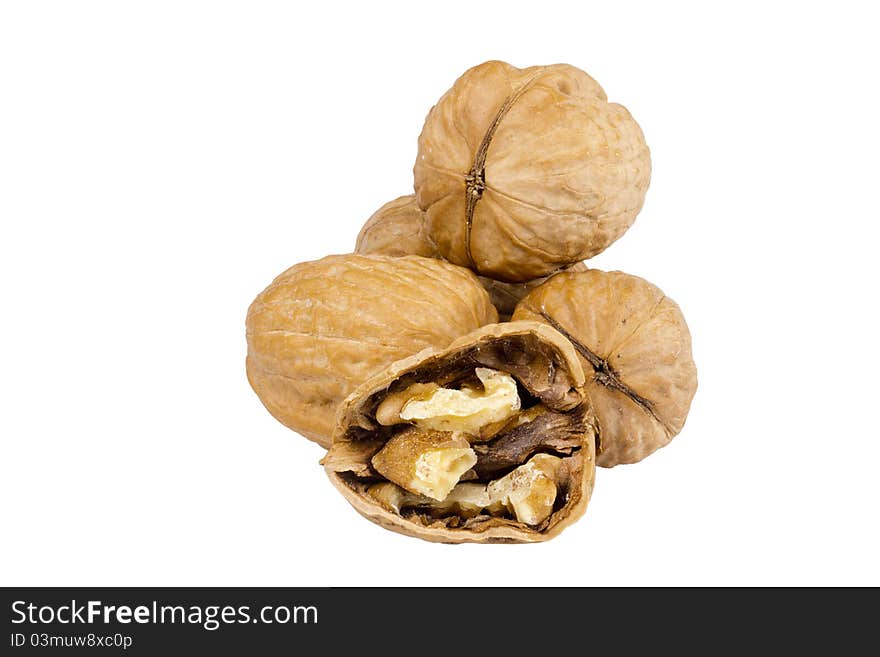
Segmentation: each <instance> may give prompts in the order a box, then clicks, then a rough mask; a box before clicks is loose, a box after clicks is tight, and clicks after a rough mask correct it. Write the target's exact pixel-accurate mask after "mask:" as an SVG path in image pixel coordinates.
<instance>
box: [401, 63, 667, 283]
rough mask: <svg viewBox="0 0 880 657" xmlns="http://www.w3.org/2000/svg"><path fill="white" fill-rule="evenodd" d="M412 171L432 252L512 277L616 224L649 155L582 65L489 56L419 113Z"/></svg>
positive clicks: (633, 198)
mask: <svg viewBox="0 0 880 657" xmlns="http://www.w3.org/2000/svg"><path fill="white" fill-rule="evenodd" d="M414 174H415V191H416V197H417V200H418V204H419V207H420V208H422V209H423V210H425V211H426V213H427V223H426V233H427V235H428V236H429V237H430V239H431V241H433V243H434V244H436V246H437V249H438V250H439V252H440V254H441V255H442V256H443V257H444V258H445V259H447V260H449V261H450V262H454V263H455V264H458V265H462V266H466V267H469V268H471V269H473V270H474V271H476V272H477V273H479V274H481V275H483V276H489V277H491V278H494V279H497V280H502V281H509V282H522V281H529V280H533V279H535V278H540V277H542V276H547V275H548V274H551V273H553V272H555V271H558V270H560V269H562V268H564V267H566V266H568V265H571V264H573V263H575V262H578V261H579V260H583V259H585V258H590V257H592V256H594V255H596V254H597V253H599V252H601V251H603V250H604V249H605V248H606V247H608V245H610V244H611V243H612V242H614V241H615V240H616V239H618V238H619V237H620V236H621V235H623V233H624V232H625V231H626V230H627V228H629V227H630V225H632V223H633V221H634V220H635V217H636V215H637V214H638V212H639V210H641V208H642V203H643V202H644V198H645V193H646V192H647V189H648V184H649V182H650V178H651V159H650V153H649V151H648V147H647V145H646V144H645V139H644V136H643V134H642V131H641V129H640V128H639V126H638V124H637V123H636V122H635V120H634V119H633V118H632V116H630V114H629V112H628V111H627V110H626V109H625V108H624V107H623V106H621V105H617V104H615V103H609V102H607V98H606V96H605V92H604V91H603V90H602V87H600V86H599V84H598V83H597V82H596V81H595V80H593V78H591V77H590V76H589V75H587V74H586V73H584V72H583V71H581V70H579V69H577V68H575V67H573V66H569V65H567V64H555V65H551V66H533V67H530V68H525V69H518V68H515V67H513V66H511V65H510V64H506V63H504V62H499V61H490V62H486V63H485V64H481V65H479V66H476V67H474V68H472V69H470V70H468V71H467V72H465V74H464V75H462V76H461V77H460V78H459V79H458V80H457V81H456V82H455V84H454V85H453V86H452V88H451V89H450V90H449V91H447V92H446V94H445V95H444V96H443V97H442V98H441V99H440V100H439V101H438V102H437V104H436V105H435V106H434V107H433V108H432V109H431V111H430V112H429V113H428V116H427V119H426V120H425V125H424V128H423V129H422V133H421V136H420V137H419V151H418V157H417V159H416V163H415V167H414Z"/></svg>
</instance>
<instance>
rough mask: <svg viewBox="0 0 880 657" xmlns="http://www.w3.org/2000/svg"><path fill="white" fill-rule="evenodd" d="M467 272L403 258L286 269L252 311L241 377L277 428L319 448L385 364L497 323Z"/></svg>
mask: <svg viewBox="0 0 880 657" xmlns="http://www.w3.org/2000/svg"><path fill="white" fill-rule="evenodd" d="M497 318H498V316H497V313H496V311H495V308H493V307H492V304H491V303H490V301H489V297H488V295H487V294H486V292H485V290H484V289H483V288H482V287H481V286H480V284H479V283H478V282H477V279H476V277H475V276H474V275H473V274H471V273H470V272H469V271H467V270H465V269H463V268H461V267H456V266H455V265H451V264H448V263H445V262H442V261H440V260H434V259H429V258H422V257H418V256H408V257H402V258H391V257H385V256H361V255H346V256H329V257H327V258H323V259H322V260H317V261H315V262H306V263H301V264H298V265H294V266H293V267H291V268H290V269H288V270H287V271H285V272H284V273H282V274H281V275H280V276H278V277H277V278H276V279H275V280H274V281H273V282H272V284H271V285H269V287H267V288H266V289H265V290H264V291H263V292H261V293H260V294H259V295H258V296H257V298H256V299H255V300H254V302H253V303H252V304H251V306H250V308H249V310H248V314H247V322H246V324H247V343H248V355H247V375H248V380H249V381H250V383H251V386H252V387H253V389H254V391H255V392H256V393H257V395H258V396H259V397H260V400H261V401H262V402H263V404H264V405H265V406H266V408H267V409H268V410H269V412H270V413H271V414H272V415H273V416H275V417H276V418H277V419H278V420H279V421H280V422H282V423H283V424H285V425H286V426H288V427H290V428H291V429H293V430H294V431H298V432H299V433H301V434H302V435H304V436H306V437H307V438H309V439H311V440H314V441H315V442H317V443H319V444H321V445H322V446H324V447H329V445H330V434H331V431H332V429H333V416H334V413H335V411H336V409H337V407H338V406H339V404H340V403H341V402H342V400H343V399H345V397H346V396H347V395H348V394H349V393H350V392H352V390H354V389H355V388H356V387H357V386H358V385H360V384H361V383H363V382H364V381H366V380H367V379H368V378H369V377H370V376H371V375H373V374H375V373H376V372H378V371H381V370H382V369H384V368H386V367H387V366H388V365H389V364H391V363H393V362H394V361H397V360H399V359H401V358H404V357H406V356H410V355H412V354H414V353H417V352H419V351H422V350H423V349H427V348H439V347H445V346H447V345H448V344H449V343H451V342H452V341H453V340H455V339H456V338H458V337H460V336H462V335H464V334H466V333H468V332H470V331H473V330H474V329H476V328H478V327H480V326H483V325H485V324H488V323H491V322H495V321H497Z"/></svg>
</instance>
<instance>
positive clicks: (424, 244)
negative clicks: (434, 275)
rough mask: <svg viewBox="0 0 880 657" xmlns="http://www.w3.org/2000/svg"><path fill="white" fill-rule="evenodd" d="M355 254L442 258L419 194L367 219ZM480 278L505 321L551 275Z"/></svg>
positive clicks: (388, 205) (581, 265)
mask: <svg viewBox="0 0 880 657" xmlns="http://www.w3.org/2000/svg"><path fill="white" fill-rule="evenodd" d="M355 253H361V254H364V255H367V254H378V255H388V256H396V257H399V256H405V255H420V256H425V257H427V258H440V259H442V256H441V255H440V254H439V252H438V251H437V247H435V246H434V243H433V242H432V241H431V239H430V238H429V237H428V235H427V232H426V231H425V213H424V212H423V211H422V210H421V208H419V206H418V204H417V203H416V197H415V194H410V195H409V196H401V197H399V198H396V199H394V200H393V201H390V202H388V203H386V204H385V205H383V206H382V207H381V208H379V209H378V210H377V211H376V212H375V213H374V214H373V215H372V216H371V217H370V218H369V219H367V223H365V224H364V226H363V228H361V232H360V234H359V235H358V237H357V242H356V244H355ZM586 270H587V266H586V265H585V264H584V263H583V262H578V263H577V264H574V265H572V266H571V267H569V268H568V269H566V270H565V271H586ZM477 278H479V279H480V283H482V285H483V287H484V288H486V292H488V293H489V298H490V299H492V304H493V305H494V306H495V308H497V309H498V314H499V316H500V317H501V319H502V320H508V319H510V316H511V315H512V314H513V309H514V308H516V304H518V303H519V301H520V299H522V298H523V297H524V296H525V295H526V294H528V292H529V291H530V290H532V289H534V288H535V287H537V286H538V285H540V284H541V283H543V282H544V281H546V280H547V279H548V278H549V276H543V277H541V278H536V279H535V280H532V281H527V282H525V283H505V282H504V281H496V280H494V279H492V278H487V277H485V276H478V277H477Z"/></svg>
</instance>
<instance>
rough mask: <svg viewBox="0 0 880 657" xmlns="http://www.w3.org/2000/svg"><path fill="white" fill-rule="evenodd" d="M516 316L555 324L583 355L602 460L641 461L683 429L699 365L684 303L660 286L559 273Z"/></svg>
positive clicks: (607, 275)
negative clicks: (692, 345) (682, 304)
mask: <svg viewBox="0 0 880 657" xmlns="http://www.w3.org/2000/svg"><path fill="white" fill-rule="evenodd" d="M513 319H514V320H533V321H538V322H545V323H547V324H549V325H550V326H552V327H554V328H555V329H556V330H558V331H559V332H561V333H562V334H563V335H565V336H566V337H567V338H568V339H569V340H571V342H572V344H573V345H574V347H575V349H576V350H577V352H578V354H579V355H580V357H581V361H582V364H583V366H584V371H585V372H586V373H587V383H586V387H585V390H584V391H585V393H586V395H587V397H588V398H589V400H590V403H591V406H592V408H593V412H594V414H595V416H596V431H597V443H598V445H597V457H596V458H597V464H598V465H600V466H604V467H612V466H615V465H618V464H622V463H635V462H637V461H640V460H642V459H643V458H645V457H646V456H648V455H649V454H651V453H652V452H654V451H655V450H657V449H659V448H660V447H663V446H664V445H666V444H668V443H669V441H671V440H672V438H673V437H675V436H676V435H677V434H678V433H679V432H680V431H681V429H682V427H683V426H684V423H685V419H686V418H687V414H688V410H689V409H690V405H691V400H692V399H693V397H694V394H695V393H696V390H697V369H696V366H695V365H694V359H693V356H692V355H691V335H690V332H689V331H688V327H687V323H686V322H685V319H684V316H683V315H682V313H681V309H680V308H679V307H678V305H677V304H676V303H675V302H674V301H673V300H672V299H670V298H669V297H667V296H665V295H664V294H663V292H662V291H661V290H660V289H659V288H657V287H656V286H654V285H652V284H651V283H649V282H647V281H645V280H643V279H641V278H638V277H636V276H630V275H629V274H624V273H622V272H616V271H615V272H603V271H599V270H596V269H593V270H590V271H587V272H581V273H574V274H567V273H564V274H559V275H557V276H554V277H553V278H551V279H550V280H549V281H547V282H546V283H545V284H543V285H541V286H539V287H537V288H535V289H534V290H532V291H531V292H530V293H529V294H528V295H527V296H526V297H525V298H524V299H523V300H522V301H521V302H520V303H519V305H518V306H517V308H516V311H515V312H514V314H513Z"/></svg>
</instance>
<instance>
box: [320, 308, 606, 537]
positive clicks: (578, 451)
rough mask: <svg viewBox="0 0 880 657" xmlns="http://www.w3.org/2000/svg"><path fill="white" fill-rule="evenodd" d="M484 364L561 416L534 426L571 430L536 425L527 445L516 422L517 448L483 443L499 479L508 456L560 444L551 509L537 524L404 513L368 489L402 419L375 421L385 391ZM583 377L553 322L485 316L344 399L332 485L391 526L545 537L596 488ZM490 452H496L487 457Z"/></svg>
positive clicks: (449, 377)
mask: <svg viewBox="0 0 880 657" xmlns="http://www.w3.org/2000/svg"><path fill="white" fill-rule="evenodd" d="M476 367H489V368H494V369H497V370H500V371H504V372H507V373H509V374H511V375H512V376H513V377H514V378H515V379H516V380H517V381H518V382H519V384H520V385H521V386H522V387H523V388H524V389H525V390H527V391H528V392H529V394H530V395H531V396H532V397H531V398H532V400H533V401H534V402H535V403H537V407H534V406H533V407H532V409H530V410H526V411H524V414H525V415H527V416H529V418H531V417H532V415H534V413H533V411H534V410H536V409H543V410H548V409H549V412H551V413H552V415H553V417H554V418H555V419H556V422H555V424H554V423H553V422H549V423H543V424H536V426H538V427H540V429H545V428H547V427H551V426H552V427H555V430H556V431H559V432H561V433H562V434H564V438H560V437H559V436H557V435H551V434H550V433H549V431H548V433H547V435H534V436H532V438H534V440H536V441H538V442H539V443H540V444H539V445H535V444H531V445H526V444H524V442H523V438H524V436H523V435H522V433H523V429H524V427H523V425H518V426H517V429H515V430H514V431H511V432H510V433H511V434H514V433H515V432H516V431H519V434H518V435H516V436H515V441H516V442H517V445H515V446H513V447H512V448H511V449H503V445H502V448H500V449H499V448H497V446H496V443H493V442H489V443H481V444H479V445H477V446H476V447H475V449H477V450H478V451H479V453H480V454H481V457H480V459H481V460H480V461H478V462H477V465H476V466H475V469H476V470H477V472H480V471H486V472H489V473H490V475H489V476H491V477H492V478H493V480H496V481H497V479H495V478H496V477H498V476H499V475H500V473H501V472H502V471H503V469H504V468H505V466H506V468H507V469H509V468H510V467H511V466H512V463H510V462H507V463H505V461H504V460H505V459H510V458H511V455H514V457H515V458H522V459H528V458H531V457H532V455H534V454H536V453H540V452H541V451H542V449H547V450H552V449H559V450H561V452H560V453H561V454H562V455H563V456H562V457H561V458H562V462H563V464H564V468H563V469H564V475H563V476H562V477H561V478H560V479H559V480H558V482H557V483H558V484H559V486H560V491H561V492H560V494H559V496H558V498H557V502H556V505H555V507H554V510H553V513H552V514H551V515H550V516H549V518H547V519H546V520H544V521H543V522H541V523H540V524H539V525H537V526H529V525H526V524H524V523H522V522H518V521H516V520H513V519H510V518H505V517H497V516H493V515H476V516H475V515H474V514H473V513H470V514H468V515H467V516H462V517H459V516H447V517H435V516H432V515H425V514H424V513H420V512H417V511H416V512H412V513H410V514H408V515H403V514H401V513H397V512H395V511H394V510H393V509H391V508H388V507H387V505H384V504H382V503H381V502H380V501H379V500H377V499H376V498H374V497H372V496H371V495H370V493H369V490H370V488H371V487H372V486H375V485H376V484H377V483H381V478H380V477H379V475H378V473H377V472H376V471H375V470H373V469H372V467H371V466H370V459H371V458H372V457H373V455H374V454H376V453H377V452H378V451H379V450H381V449H382V447H383V445H384V444H385V443H386V442H387V441H388V440H390V439H391V438H392V437H394V436H395V434H394V431H395V430H399V427H398V428H397V429H395V427H388V426H382V425H380V424H379V423H378V422H377V421H376V417H375V413H376V409H377V408H378V407H379V405H380V404H381V403H382V401H383V400H384V399H385V397H386V396H387V395H391V394H395V393H397V392H398V391H400V390H405V389H407V388H408V387H409V386H412V385H414V384H417V383H428V382H436V383H440V384H446V383H449V382H451V381H456V380H461V379H462V378H466V377H467V376H468V375H469V374H472V373H473V370H474V368H476ZM584 382H585V378H584V372H583V368H582V367H581V364H580V362H579V359H578V356H577V354H576V352H575V351H574V348H573V347H572V345H571V343H570V342H569V341H568V340H566V339H565V338H564V337H563V336H562V335H561V334H560V333H558V332H557V331H555V330H553V329H551V328H550V327H548V326H546V325H545V324H541V323H538V322H511V323H505V324H494V325H489V326H485V327H483V328H481V329H478V330H476V331H474V332H473V333H471V334H469V335H466V336H463V337H461V338H459V339H457V340H456V341H455V342H453V343H452V344H451V345H449V347H447V348H445V349H428V350H425V351H423V352H421V353H419V354H415V355H413V356H410V357H409V358H405V359H403V360H401V361H398V362H396V363H394V364H392V365H391V366H389V367H388V368H387V369H385V370H384V371H382V372H380V373H378V374H376V375H375V376H373V377H372V378H370V380H369V381H366V382H365V383H363V384H362V385H361V386H359V387H358V388H357V390H355V391H354V392H353V393H352V394H351V395H349V397H348V398H346V400H345V401H344V402H343V403H342V405H341V406H340V408H339V412H338V414H337V420H336V428H335V430H334V432H333V446H332V447H331V448H330V451H329V452H328V453H327V455H326V456H325V458H324V460H323V461H322V463H323V465H324V468H325V470H326V472H327V475H328V477H329V478H330V480H331V481H332V483H333V485H334V486H335V487H336V488H337V489H338V490H339V491H340V492H341V493H342V495H343V496H344V497H345V498H346V499H347V500H348V501H349V503H351V505H352V506H353V507H354V508H355V509H356V510H357V511H358V512H359V513H360V514H361V515H363V516H364V517H366V518H367V519H369V520H371V521H372V522H375V523H376V524H378V525H381V526H382V527H385V528H386V529H391V530H393V531H396V532H399V533H402V534H406V535H409V536H415V537H418V538H422V539H425V540H428V541H435V542H443V543H526V542H536V541H543V540H547V539H549V538H552V537H554V536H556V535H558V534H559V533H560V532H561V531H562V530H563V529H564V528H565V527H567V526H568V525H570V524H571V523H573V522H574V521H575V520H577V519H578V518H579V517H580V516H581V515H582V514H583V513H584V511H585V509H586V506H587V503H588V501H589V498H590V494H591V493H592V489H593V479H594V476H595V430H594V427H593V419H592V414H591V412H590V409H589V406H588V405H587V404H585V403H584V397H583V393H582V388H583V385H584ZM545 407H546V408H545ZM530 414H531V415H530ZM540 429H536V431H540ZM396 436H398V437H399V436H400V433H397V434H396ZM494 440H495V441H503V440H505V435H504V434H499V436H497V437H496V438H495V439H494ZM533 442H534V441H533ZM508 445H509V443H508ZM542 445H543V446H544V447H543V448H542V447H541V446H542ZM484 457H485V458H486V459H490V460H492V462H490V463H484V462H483V458H484ZM474 476H475V477H476V476H478V475H477V474H475V475H474ZM473 483H474V482H473V480H472V479H468V480H467V484H468V485H473Z"/></svg>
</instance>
